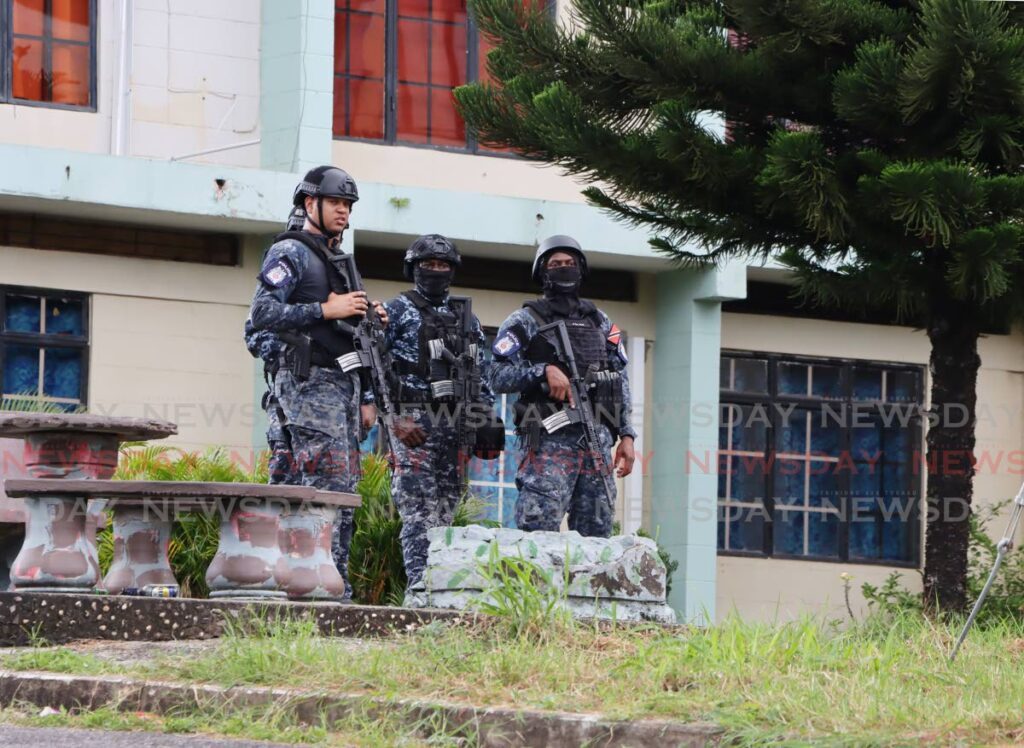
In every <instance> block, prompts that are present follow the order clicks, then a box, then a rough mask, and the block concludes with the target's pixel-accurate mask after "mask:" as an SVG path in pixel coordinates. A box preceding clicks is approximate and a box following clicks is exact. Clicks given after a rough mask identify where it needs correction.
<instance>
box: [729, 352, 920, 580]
mask: <svg viewBox="0 0 1024 748" xmlns="http://www.w3.org/2000/svg"><path fill="white" fill-rule="evenodd" d="M922 381H923V374H922V371H921V369H920V368H916V367H907V366H898V365H888V364H876V363H870V362H862V361H837V360H827V359H802V358H801V359H797V358H792V357H781V356H775V355H770V354H727V355H724V356H723V357H722V366H721V382H720V389H721V404H722V405H721V414H720V421H719V457H718V459H719V463H718V507H719V515H718V548H719V551H720V552H727V553H741V554H755V555H763V556H775V557H784V558H812V559H826V560H827V559H832V560H842V561H857V562H865V563H870V562H879V563H881V562H885V563H888V564H893V565H899V564H907V565H916V563H917V561H918V547H919V545H918V544H919V522H920V514H919V512H920V509H919V505H920V497H921V480H922V472H923V469H922V459H921V447H920V441H921V423H922V417H921V416H922V413H921V410H920V405H921V402H922V397H921V393H922Z"/></svg>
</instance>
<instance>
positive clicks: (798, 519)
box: [773, 510, 804, 556]
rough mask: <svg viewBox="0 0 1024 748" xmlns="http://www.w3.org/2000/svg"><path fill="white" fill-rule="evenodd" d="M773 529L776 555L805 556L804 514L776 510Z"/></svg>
mask: <svg viewBox="0 0 1024 748" xmlns="http://www.w3.org/2000/svg"><path fill="white" fill-rule="evenodd" d="M773 529H774V531H775V538H774V547H775V552H776V553H781V554H786V555H790V556H802V555H804V512H797V511H785V510H776V512H775V523H774V526H773Z"/></svg>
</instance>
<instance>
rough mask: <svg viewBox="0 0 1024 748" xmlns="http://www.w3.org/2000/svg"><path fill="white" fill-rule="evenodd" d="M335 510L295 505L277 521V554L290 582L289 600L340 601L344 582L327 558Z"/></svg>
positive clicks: (332, 508) (329, 553)
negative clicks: (280, 554) (281, 553)
mask: <svg viewBox="0 0 1024 748" xmlns="http://www.w3.org/2000/svg"><path fill="white" fill-rule="evenodd" d="M337 513H338V510H337V509H336V508H334V507H326V506H310V505H308V504H301V505H296V506H293V507H292V508H291V510H290V511H289V512H288V513H286V514H285V515H284V516H283V517H282V518H281V533H280V539H281V551H282V552H283V553H284V554H285V559H286V560H287V562H288V566H289V569H290V574H291V578H290V579H289V581H288V584H287V585H285V588H284V589H285V592H287V593H288V597H289V598H291V599H293V600H334V599H341V596H342V594H344V592H345V582H344V580H342V578H341V574H339V573H338V567H337V566H335V565H334V559H333V558H332V557H331V533H332V531H333V529H334V518H335V516H336V515H337Z"/></svg>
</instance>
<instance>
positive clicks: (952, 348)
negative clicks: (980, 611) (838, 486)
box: [924, 298, 981, 612]
mask: <svg viewBox="0 0 1024 748" xmlns="http://www.w3.org/2000/svg"><path fill="white" fill-rule="evenodd" d="M933 303H934V306H933V307H932V313H931V315H930V317H931V321H930V323H929V325H928V339H929V340H930V341H931V346H932V350H931V361H930V368H931V377H932V389H931V417H930V419H929V420H930V424H929V428H928V450H927V455H926V469H927V484H928V490H927V499H928V503H927V533H926V539H925V564H924V599H925V604H926V605H927V606H928V607H929V608H931V609H933V610H942V611H946V612H958V611H961V610H963V609H964V608H965V606H966V604H967V544H968V538H969V524H968V523H969V519H970V512H971V498H972V495H973V487H972V483H973V478H974V425H975V406H976V404H977V397H978V396H977V383H978V368H979V367H980V366H981V358H980V357H979V356H978V324H977V320H976V319H975V317H974V314H973V313H972V310H971V309H970V308H969V307H968V306H967V305H965V304H961V303H958V302H955V301H951V300H941V299H938V298H937V299H935V302H933Z"/></svg>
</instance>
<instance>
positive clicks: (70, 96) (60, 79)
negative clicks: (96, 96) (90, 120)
mask: <svg viewBox="0 0 1024 748" xmlns="http://www.w3.org/2000/svg"><path fill="white" fill-rule="evenodd" d="M52 54H53V71H52V72H53V89H52V96H51V100H52V101H56V102H59V103H61V104H71V105H73V106H87V105H88V104H89V48H88V47H86V46H85V45H82V44H54V45H53V51H52Z"/></svg>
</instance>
